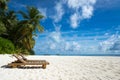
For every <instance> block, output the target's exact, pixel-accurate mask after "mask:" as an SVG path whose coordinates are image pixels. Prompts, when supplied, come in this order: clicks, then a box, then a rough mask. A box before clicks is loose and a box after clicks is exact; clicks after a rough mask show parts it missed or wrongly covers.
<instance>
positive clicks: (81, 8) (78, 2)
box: [67, 0, 96, 28]
mask: <svg viewBox="0 0 120 80" xmlns="http://www.w3.org/2000/svg"><path fill="white" fill-rule="evenodd" d="M67 3H68V7H69V8H72V9H73V10H74V11H75V12H74V14H72V15H71V17H70V23H71V27H72V28H77V27H78V25H79V24H80V22H81V21H82V20H84V19H90V18H91V17H92V15H93V11H94V7H93V6H94V4H95V3H96V0H68V2H67ZM76 14H77V15H76Z"/></svg>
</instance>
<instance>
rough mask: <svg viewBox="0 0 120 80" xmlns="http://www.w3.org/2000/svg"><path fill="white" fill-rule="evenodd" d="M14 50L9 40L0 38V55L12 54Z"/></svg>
mask: <svg viewBox="0 0 120 80" xmlns="http://www.w3.org/2000/svg"><path fill="white" fill-rule="evenodd" d="M14 50H15V47H14V44H13V43H12V42H11V41H10V40H7V39H4V38H1V37H0V54H12V53H13V52H14Z"/></svg>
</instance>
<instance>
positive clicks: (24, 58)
mask: <svg viewBox="0 0 120 80" xmlns="http://www.w3.org/2000/svg"><path fill="white" fill-rule="evenodd" d="M18 56H21V58H22V59H23V60H25V61H27V62H39V61H40V62H41V61H45V60H29V59H27V58H26V57H24V56H23V55H22V54H19V55H18Z"/></svg>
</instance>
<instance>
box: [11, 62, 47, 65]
mask: <svg viewBox="0 0 120 80" xmlns="http://www.w3.org/2000/svg"><path fill="white" fill-rule="evenodd" d="M12 64H15V65H43V64H48V62H26V63H14V62H13V63H12Z"/></svg>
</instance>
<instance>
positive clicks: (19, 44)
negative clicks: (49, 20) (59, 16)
mask: <svg viewBox="0 0 120 80" xmlns="http://www.w3.org/2000/svg"><path fill="white" fill-rule="evenodd" d="M7 3H8V0H0V41H1V42H0V50H1V51H0V54H1V53H23V54H34V51H33V47H34V45H35V40H34V38H33V36H36V31H39V32H43V31H44V28H43V27H42V26H41V25H40V20H41V19H42V18H44V16H43V15H42V14H41V13H40V12H39V10H38V9H37V8H35V7H30V6H29V7H28V6H27V7H26V9H27V11H19V12H15V11H13V10H9V9H8V8H7ZM17 14H20V15H21V16H22V17H21V19H19V18H18V16H17ZM2 41H3V43H2ZM4 45H5V48H6V47H7V46H6V45H9V46H8V48H6V49H7V50H8V49H10V50H8V51H6V49H3V48H2V47H4Z"/></svg>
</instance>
